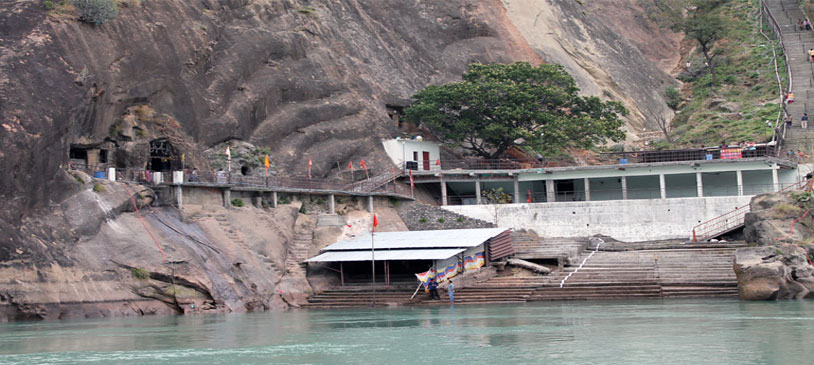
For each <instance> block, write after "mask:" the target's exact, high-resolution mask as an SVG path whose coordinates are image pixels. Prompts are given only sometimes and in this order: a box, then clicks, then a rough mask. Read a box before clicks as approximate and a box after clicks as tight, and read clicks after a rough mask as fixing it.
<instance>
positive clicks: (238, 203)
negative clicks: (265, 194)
mask: <svg viewBox="0 0 814 365" xmlns="http://www.w3.org/2000/svg"><path fill="white" fill-rule="evenodd" d="M232 206H235V207H238V208H242V207H244V206H246V203H244V202H243V199H239V198H235V199H232Z"/></svg>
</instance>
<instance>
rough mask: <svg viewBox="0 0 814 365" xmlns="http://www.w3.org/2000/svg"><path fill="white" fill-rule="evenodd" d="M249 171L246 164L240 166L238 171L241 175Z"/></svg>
mask: <svg viewBox="0 0 814 365" xmlns="http://www.w3.org/2000/svg"><path fill="white" fill-rule="evenodd" d="M251 172H252V169H251V168H250V167H249V166H246V165H243V166H240V173H241V174H243V176H248V175H249V174H251Z"/></svg>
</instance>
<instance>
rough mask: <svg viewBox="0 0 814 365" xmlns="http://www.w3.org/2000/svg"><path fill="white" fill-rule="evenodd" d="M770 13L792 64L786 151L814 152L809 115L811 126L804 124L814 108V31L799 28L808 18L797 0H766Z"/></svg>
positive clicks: (812, 126)
mask: <svg viewBox="0 0 814 365" xmlns="http://www.w3.org/2000/svg"><path fill="white" fill-rule="evenodd" d="M765 3H766V5H767V7H768V8H769V11H770V13H771V14H772V16H773V17H774V19H775V20H776V21H777V24H778V26H779V28H780V32H781V34H782V36H783V45H784V47H785V51H786V54H787V55H788V62H789V67H790V68H791V75H792V77H791V79H792V85H791V87H792V88H791V91H792V92H794V97H795V100H794V102H793V103H791V104H788V106H787V108H786V110H787V112H788V113H789V115H791V116H792V118H793V119H794V123H793V125H792V128H791V129H790V130H787V131H786V133H785V137H784V146H783V152H785V151H788V150H794V151H797V150H801V151H803V152H804V153H806V154H807V155H808V156H810V154H812V153H814V123H812V119H813V117H812V116H811V115H809V127H808V129H807V130H805V129H802V127H801V126H800V117H801V116H802V115H803V113H809V114H811V112H812V111H814V109H813V108H814V64H813V63H810V62H809V61H808V50H809V49H812V48H814V31H806V30H799V29H798V28H797V19H805V14H804V13H803V11H802V10H801V9H800V6H799V5H798V4H797V0H766V1H765ZM780 72H781V73H785V70H780Z"/></svg>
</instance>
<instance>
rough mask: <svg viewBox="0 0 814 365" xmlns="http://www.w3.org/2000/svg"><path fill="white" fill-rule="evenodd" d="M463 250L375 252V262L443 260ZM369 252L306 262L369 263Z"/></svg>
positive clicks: (328, 254)
mask: <svg viewBox="0 0 814 365" xmlns="http://www.w3.org/2000/svg"><path fill="white" fill-rule="evenodd" d="M461 252H464V250H463V249H454V248H453V249H448V248H447V249H429V250H382V251H379V250H376V255H375V256H376V261H393V260H443V259H446V258H450V257H452V256H455V255H457V254H459V253H461ZM370 260H371V255H370V251H369V250H368V251H329V252H325V253H323V254H321V255H319V256H317V257H313V258H310V259H308V260H305V261H306V262H338V261H370Z"/></svg>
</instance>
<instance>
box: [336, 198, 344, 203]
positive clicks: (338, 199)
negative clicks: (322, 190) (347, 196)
mask: <svg viewBox="0 0 814 365" xmlns="http://www.w3.org/2000/svg"><path fill="white" fill-rule="evenodd" d="M344 201H345V200H343V199H342V198H336V204H342V203H343V202H344Z"/></svg>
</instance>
